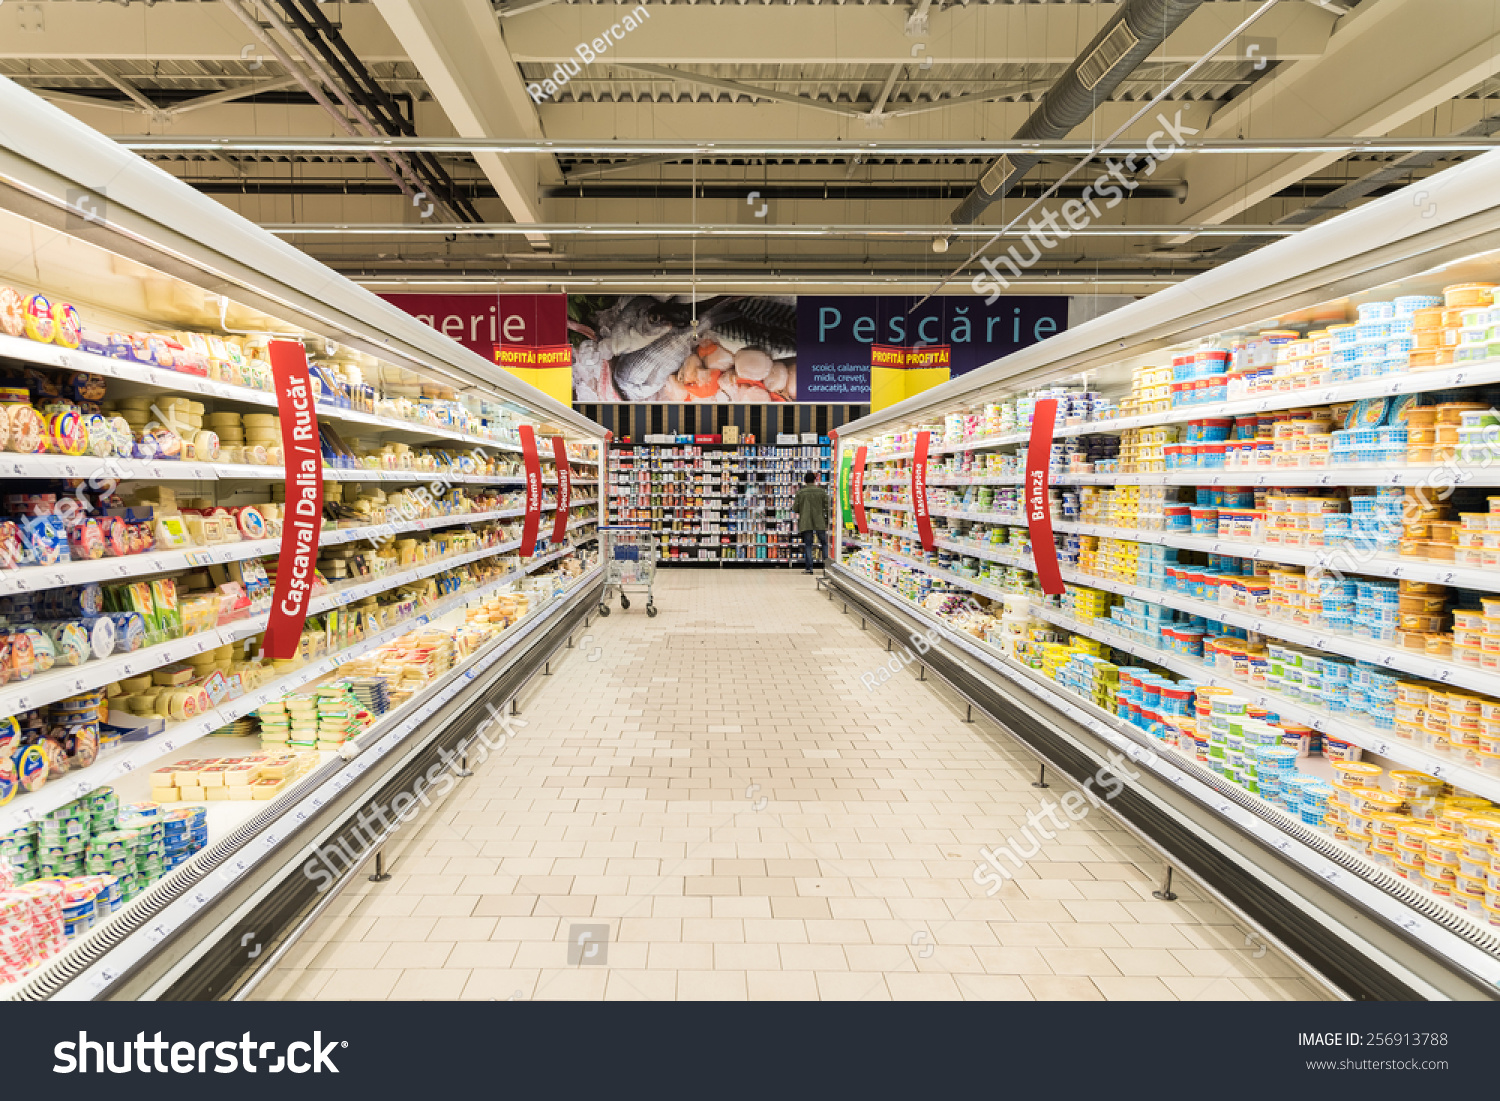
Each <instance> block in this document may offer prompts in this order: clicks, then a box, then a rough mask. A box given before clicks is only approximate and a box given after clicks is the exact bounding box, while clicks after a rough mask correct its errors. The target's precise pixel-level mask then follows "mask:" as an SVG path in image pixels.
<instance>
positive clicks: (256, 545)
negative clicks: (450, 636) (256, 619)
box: [0, 479, 599, 596]
mask: <svg viewBox="0 0 1500 1101" xmlns="http://www.w3.org/2000/svg"><path fill="white" fill-rule="evenodd" d="M519 480H520V479H516V481H519ZM572 484H573V485H575V486H576V485H580V484H587V483H579V482H574V483H572ZM598 503H599V502H598V499H597V498H589V499H587V500H576V501H574V502H572V504H571V505H570V506H569V507H570V508H572V509H578V508H583V507H585V506H591V505H597V504H598ZM556 508H557V505H556V503H555V502H554V503H544V504H543V505H542V511H544V512H552V511H555V510H556ZM525 515H526V510H525V509H524V508H513V509H500V510H492V511H488V512H466V513H454V514H450V515H446V516H432V517H426V518H419V519H415V520H408V521H400V522H390V523H383V524H366V525H362V526H359V527H345V528H331V529H329V528H325V529H324V530H323V533H322V535H321V536H320V538H319V543H318V545H319V546H320V547H335V546H339V545H341V544H344V543H359V542H366V541H369V542H379V541H381V540H383V539H389V538H393V537H395V536H397V535H401V534H404V533H406V532H414V531H435V530H438V529H440V528H446V527H457V526H460V525H464V524H482V523H486V522H488V521H491V520H509V519H516V518H519V517H522V516H525ZM280 550H281V540H280V539H248V540H243V541H240V542H234V543H223V544H218V545H215V546H207V547H196V546H195V547H192V548H188V549H183V550H172V551H158V552H155V553H148V554H132V555H125V556H122V557H119V558H100V559H97V560H94V561H82V562H60V563H58V564H57V565H54V566H19V567H16V568H14V569H6V570H0V596H5V595H8V594H11V593H25V592H37V591H39V590H42V589H48V588H57V587H59V586H64V585H85V584H88V583H89V582H92V581H117V580H120V579H122V578H127V577H145V576H149V575H151V574H158V573H173V572H176V571H180V570H186V569H191V568H193V567H201V566H210V565H214V564H223V563H227V562H240V561H244V560H246V559H250V558H262V557H265V556H267V555H274V554H277V553H279V552H280Z"/></svg>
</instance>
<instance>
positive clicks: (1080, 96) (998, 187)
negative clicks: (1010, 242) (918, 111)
mask: <svg viewBox="0 0 1500 1101" xmlns="http://www.w3.org/2000/svg"><path fill="white" fill-rule="evenodd" d="M1202 2H1203V0H1126V3H1125V5H1124V6H1123V7H1122V8H1121V9H1120V10H1119V12H1117V13H1116V15H1115V17H1114V18H1113V19H1111V20H1110V21H1109V22H1108V23H1106V24H1105V25H1104V28H1103V29H1102V30H1100V32H1099V33H1098V34H1096V35H1095V36H1094V40H1093V41H1092V42H1090V43H1089V44H1088V46H1086V47H1085V48H1084V50H1083V52H1082V53H1080V54H1079V55H1078V59H1077V60H1076V61H1074V62H1073V64H1071V65H1069V66H1068V70H1067V72H1065V73H1063V75H1062V76H1060V77H1058V78H1057V82H1056V83H1055V84H1053V85H1052V87H1051V88H1050V89H1049V90H1048V91H1047V93H1046V95H1045V96H1043V97H1042V101H1041V103H1039V104H1038V105H1037V108H1036V110H1035V111H1033V112H1032V113H1031V116H1030V117H1029V118H1028V119H1027V120H1026V121H1025V122H1023V123H1022V124H1021V128H1020V129H1019V130H1017V131H1016V133H1015V140H1018V141H1023V140H1042V141H1046V140H1049V139H1056V138H1062V137H1066V136H1067V135H1068V134H1070V133H1071V132H1072V131H1073V129H1074V128H1075V127H1076V126H1078V125H1079V124H1080V123H1081V122H1083V120H1084V119H1086V118H1088V117H1089V116H1090V115H1091V114H1093V113H1094V111H1095V110H1096V109H1097V108H1098V106H1099V104H1101V103H1103V102H1104V101H1106V100H1107V99H1109V97H1110V95H1111V94H1113V92H1114V90H1115V89H1116V88H1118V87H1119V85H1120V82H1121V81H1123V80H1124V79H1125V78H1126V77H1127V76H1129V75H1130V74H1131V73H1132V72H1134V71H1135V69H1136V68H1137V67H1138V66H1139V65H1140V63H1141V62H1143V61H1145V60H1146V58H1148V57H1150V56H1151V54H1152V52H1153V51H1154V50H1155V49H1156V48H1157V47H1158V46H1160V45H1161V44H1162V43H1163V42H1164V41H1166V39H1167V37H1168V36H1169V35H1170V34H1171V33H1172V32H1173V31H1175V30H1176V29H1177V28H1178V27H1179V26H1181V25H1182V22H1183V20H1185V19H1186V18H1187V17H1188V16H1189V15H1191V14H1192V13H1193V12H1194V11H1196V10H1197V8H1198V7H1199V6H1200V5H1201V4H1202ZM1041 159H1042V158H1041V157H1040V156H1037V155H1033V154H1029V153H1018V154H1009V153H1008V154H1006V155H1005V156H1003V157H999V158H997V159H996V160H995V161H994V162H993V163H992V164H991V165H990V166H989V168H987V169H986V170H985V173H984V175H983V176H981V177H980V179H979V182H978V183H977V184H975V185H974V189H973V190H972V191H970V192H969V194H968V196H967V197H966V198H965V199H964V201H963V202H961V203H959V204H958V206H956V207H955V208H954V210H953V213H952V214H950V215H949V216H948V220H949V222H951V223H952V224H953V225H955V226H964V225H970V224H971V223H973V222H975V221H977V220H978V218H979V216H980V215H981V214H983V213H984V211H985V209H986V208H987V207H988V206H989V205H990V204H991V203H993V202H995V201H996V200H997V199H1002V198H1004V197H1005V195H1006V194H1008V193H1009V192H1010V190H1011V189H1012V188H1013V187H1015V185H1016V184H1017V183H1018V182H1019V181H1020V180H1021V177H1023V176H1025V175H1026V173H1028V172H1030V171H1031V170H1032V168H1034V167H1036V165H1037V164H1038V163H1039V162H1040V161H1041ZM944 243H945V242H944V240H943V239H942V238H940V239H939V241H938V244H939V245H941V244H944Z"/></svg>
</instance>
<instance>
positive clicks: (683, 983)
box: [677, 971, 749, 1002]
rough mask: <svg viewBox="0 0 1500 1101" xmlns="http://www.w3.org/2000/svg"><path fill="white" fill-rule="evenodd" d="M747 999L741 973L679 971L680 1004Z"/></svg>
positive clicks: (743, 973)
mask: <svg viewBox="0 0 1500 1101" xmlns="http://www.w3.org/2000/svg"><path fill="white" fill-rule="evenodd" d="M748 997H749V990H748V985H747V983H746V979H745V972H743V971H679V972H677V1000H678V1001H682V1002H702V1001H716V1002H733V1001H738V1002H742V1001H745V1000H746V999H747V998H748Z"/></svg>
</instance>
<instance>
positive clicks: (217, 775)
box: [198, 764, 228, 791]
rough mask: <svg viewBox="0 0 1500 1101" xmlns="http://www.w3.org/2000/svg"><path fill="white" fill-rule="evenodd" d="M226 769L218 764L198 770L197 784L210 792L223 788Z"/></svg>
mask: <svg viewBox="0 0 1500 1101" xmlns="http://www.w3.org/2000/svg"><path fill="white" fill-rule="evenodd" d="M227 767H228V766H226V765H220V764H213V765H205V766H204V767H203V768H201V769H199V770H198V783H199V784H201V785H202V786H203V787H204V788H206V789H208V790H210V791H212V790H213V789H214V788H221V787H223V786H224V771H225V769H226V768H227Z"/></svg>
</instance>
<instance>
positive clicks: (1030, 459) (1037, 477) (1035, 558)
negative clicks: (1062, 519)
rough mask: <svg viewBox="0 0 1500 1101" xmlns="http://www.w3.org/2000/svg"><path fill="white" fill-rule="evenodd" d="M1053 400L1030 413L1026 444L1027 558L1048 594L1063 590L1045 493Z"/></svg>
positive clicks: (1055, 416) (1049, 460)
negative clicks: (1028, 436)
mask: <svg viewBox="0 0 1500 1101" xmlns="http://www.w3.org/2000/svg"><path fill="white" fill-rule="evenodd" d="M1056 418H1057V401H1056V400H1055V399H1053V398H1043V399H1042V400H1041V401H1039V402H1037V403H1036V409H1035V410H1034V411H1033V412H1032V414H1031V441H1030V442H1029V443H1028V444H1027V445H1026V528H1027V530H1028V531H1029V532H1030V533H1031V558H1032V563H1033V565H1034V566H1035V568H1036V579H1037V584H1039V585H1040V586H1041V588H1042V592H1044V593H1046V594H1047V595H1048V596H1060V595H1061V594H1062V593H1063V591H1064V588H1063V581H1062V570H1061V567H1059V565H1058V562H1057V544H1056V543H1054V542H1053V541H1052V502H1051V499H1050V498H1049V497H1048V496H1047V471H1048V468H1049V465H1050V463H1051V461H1052V429H1053V425H1054V422H1055V421H1056Z"/></svg>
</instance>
